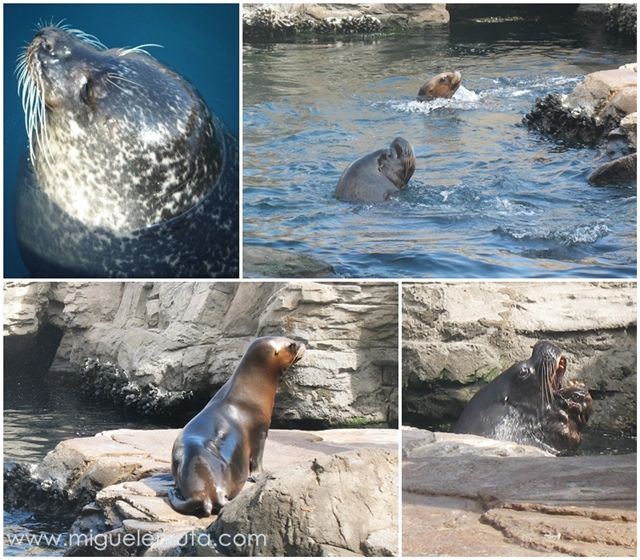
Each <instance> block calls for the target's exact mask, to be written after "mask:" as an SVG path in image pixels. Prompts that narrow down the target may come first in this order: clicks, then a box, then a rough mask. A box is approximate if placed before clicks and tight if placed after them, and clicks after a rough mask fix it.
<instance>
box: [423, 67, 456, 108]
mask: <svg viewBox="0 0 640 560" xmlns="http://www.w3.org/2000/svg"><path fill="white" fill-rule="evenodd" d="M461 83H462V74H460V72H458V71H457V70H456V71H455V72H443V73H442V74H438V75H437V76H434V77H433V78H431V79H430V80H429V81H428V82H425V83H424V84H422V87H421V88H420V90H419V91H418V101H429V100H431V99H437V98H439V97H442V98H444V99H449V98H450V97H452V96H453V94H454V93H455V92H456V91H458V88H459V87H460V84H461Z"/></svg>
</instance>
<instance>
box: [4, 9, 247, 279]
mask: <svg viewBox="0 0 640 560" xmlns="http://www.w3.org/2000/svg"><path fill="white" fill-rule="evenodd" d="M3 8H4V90H3V91H4V276H5V278H23V277H27V276H28V272H27V270H26V268H25V267H24V264H23V263H22V260H21V259H20V254H19V252H18V245H17V241H16V235H15V217H14V206H15V196H14V195H15V185H16V177H17V175H18V168H19V167H18V166H19V162H20V161H21V158H22V157H23V154H24V153H25V152H26V149H27V135H26V132H25V127H24V113H23V111H22V107H21V102H20V99H19V97H18V93H17V90H18V86H17V81H16V76H15V74H14V70H15V66H16V57H17V55H18V50H19V49H20V47H22V46H24V45H25V44H26V43H27V42H29V41H30V40H31V39H32V38H33V35H34V28H35V26H36V25H37V24H38V22H39V21H41V20H42V21H46V22H49V21H54V22H57V21H60V20H61V19H63V18H64V19H66V23H69V24H71V25H72V26H74V27H77V28H79V29H82V30H83V31H86V32H87V33H91V34H93V35H96V36H97V37H98V38H99V39H100V40H101V41H102V42H103V43H104V44H106V45H107V46H108V47H127V46H135V45H140V44H142V43H158V44H160V45H163V47H164V48H150V49H149V51H150V53H151V54H152V55H153V56H155V57H156V58H157V59H158V60H160V61H161V62H163V63H164V64H166V65H167V66H169V67H170V68H172V69H174V70H176V71H177V72H179V73H180V74H181V75H183V76H184V77H185V78H187V79H188V80H189V81H190V82H191V83H192V84H194V85H195V86H196V88H197V89H198V91H199V92H200V94H201V95H202V97H203V98H204V99H205V101H206V103H207V105H208V106H209V108H210V109H211V110H212V111H213V112H214V113H215V114H216V115H217V116H218V118H219V119H220V120H222V121H223V122H224V123H225V124H226V126H227V127H228V129H229V130H230V131H231V132H232V133H233V134H234V135H236V136H237V135H238V130H239V102H238V96H239V94H238V91H239V77H238V76H239V62H238V61H239V53H238V44H239V28H238V18H239V8H238V5H234V4H226V5H223V4H219V5H184V4H167V5H162V4H153V5H151V4H148V5H144V4H140V5H134V4H122V5H118V6H114V5H107V4H91V5H80V4H75V5H73V4H68V5H63V4H47V5H42V4H31V5H19V4H13V5H12V4H7V5H4V6H3Z"/></svg>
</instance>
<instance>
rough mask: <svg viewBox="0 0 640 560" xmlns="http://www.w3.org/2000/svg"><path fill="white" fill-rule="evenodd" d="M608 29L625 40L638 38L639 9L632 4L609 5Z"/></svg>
mask: <svg viewBox="0 0 640 560" xmlns="http://www.w3.org/2000/svg"><path fill="white" fill-rule="evenodd" d="M607 16H608V17H607V23H606V29H607V31H608V32H609V33H611V34H614V35H618V36H621V37H623V38H629V39H634V40H635V38H636V37H637V25H638V24H637V21H638V7H637V6H636V5H635V4H633V3H631V4H609V6H608V14H607Z"/></svg>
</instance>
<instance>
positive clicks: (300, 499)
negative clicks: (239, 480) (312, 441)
mask: <svg viewBox="0 0 640 560" xmlns="http://www.w3.org/2000/svg"><path fill="white" fill-rule="evenodd" d="M396 472H397V458H396V453H394V452H391V451H386V450H382V449H361V450H358V451H350V452H345V453H340V454H336V455H330V456H325V457H319V458H317V459H313V460H311V461H308V462H306V463H305V464H304V465H298V466H296V467H292V468H285V469H281V470H278V471H275V472H274V473H273V477H263V478H261V479H260V480H259V481H258V482H257V484H255V485H254V486H252V487H251V488H249V489H247V491H245V492H243V493H242V494H240V495H239V496H238V497H237V498H236V499H234V500H233V501H232V502H231V503H230V504H229V505H227V506H225V508H223V510H222V512H221V513H220V515H219V516H218V518H217V519H216V521H215V523H214V524H213V525H212V526H211V527H210V528H209V529H208V532H209V534H210V535H211V536H212V539H213V540H214V541H215V542H218V543H220V542H221V539H220V537H221V536H222V535H224V534H227V535H260V536H263V537H264V538H263V539H259V540H257V541H255V542H252V543H246V544H242V545H241V546H227V547H222V548H221V552H222V553H224V554H225V555H229V556H282V555H285V554H286V555H289V556H338V555H339V556H353V555H361V554H363V552H364V553H365V554H367V555H376V556H378V555H380V554H385V555H393V556H395V555H397V554H398V543H397V503H398V494H397V476H396ZM199 552H200V554H202V552H203V550H200V551H199Z"/></svg>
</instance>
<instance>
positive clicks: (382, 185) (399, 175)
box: [336, 137, 416, 202]
mask: <svg viewBox="0 0 640 560" xmlns="http://www.w3.org/2000/svg"><path fill="white" fill-rule="evenodd" d="M415 170H416V158H415V155H414V153H413V147H412V146H411V144H410V143H409V142H408V141H407V140H405V139H404V138H401V137H397V138H395V139H394V140H393V142H391V146H389V148H387V149H384V150H377V151H375V152H373V153H371V154H368V155H366V156H364V157H361V158H360V159H358V160H356V161H354V162H353V163H351V164H350V165H349V166H348V167H347V168H346V169H345V170H344V172H343V173H342V176H341V177H340V180H339V181H338V186H337V187H336V198H338V199H339V200H347V201H352V202H381V201H383V200H387V199H389V198H390V197H391V196H393V195H395V194H398V193H399V192H400V191H401V190H403V189H406V188H407V183H408V182H409V179H411V177H412V176H413V172H414V171H415Z"/></svg>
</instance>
